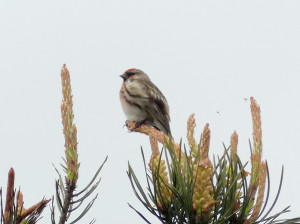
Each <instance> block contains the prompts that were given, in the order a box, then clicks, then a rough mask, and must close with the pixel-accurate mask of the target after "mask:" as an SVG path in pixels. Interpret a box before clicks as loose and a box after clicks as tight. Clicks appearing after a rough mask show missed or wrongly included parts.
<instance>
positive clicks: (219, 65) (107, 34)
mask: <svg viewBox="0 0 300 224" xmlns="http://www.w3.org/2000/svg"><path fill="white" fill-rule="evenodd" d="M0 3H1V4H0V96H1V97H0V101H1V106H2V107H1V110H0V124H1V128H0V149H1V167H0V168H1V169H0V185H1V186H2V187H3V188H4V189H6V181H7V172H8V170H9V168H10V167H13V168H14V169H15V172H16V186H17V187H18V186H21V190H22V191H23V194H24V201H25V207H29V206H31V205H32V204H33V203H36V202H37V201H38V200H40V199H41V198H42V197H43V196H45V197H47V198H50V197H51V196H52V195H53V194H54V193H55V187H54V179H55V178H57V175H56V172H55V170H54V169H53V167H52V165H51V164H52V163H54V164H55V165H57V166H59V163H61V162H62V159H61V157H62V156H63V154H64V140H63V134H62V125H61V117H60V103H61V97H62V94H61V81H60V69H61V67H62V65H63V64H64V63H66V64H67V67H68V69H69V70H70V73H71V83H72V88H73V95H74V110H75V122H76V125H77V129H78V142H79V145H78V150H79V160H80V162H81V167H80V177H79V188H81V187H83V185H84V184H85V183H87V182H88V181H89V180H90V179H91V177H92V175H93V174H94V172H95V171H96V169H97V168H98V167H99V166H100V164H101V163H102V161H103V160H104V159H105V157H106V155H108V156H109V159H108V162H107V163H106V165H105V166H104V168H103V170H102V172H101V176H102V182H101V184H100V186H99V188H98V190H97V191H98V192H99V198H98V200H97V201H96V202H95V205H94V206H93V207H92V209H91V211H90V212H89V213H88V215H87V216H86V218H85V219H84V220H83V221H82V222H81V223H87V221H88V220H91V219H92V218H93V217H95V218H96V219H97V223H121V222H122V223H142V222H143V221H142V220H141V218H140V217H139V216H138V215H137V214H136V213H135V212H134V211H133V210H131V209H130V208H129V207H128V205H127V202H129V203H131V204H132V205H133V206H135V207H136V208H137V209H139V210H141V211H142V212H143V213H144V215H145V216H146V217H148V218H149V219H150V220H151V221H152V222H153V223H159V222H158V221H157V220H156V219H155V218H154V217H151V215H150V214H148V213H147V212H146V211H145V209H144V208H143V207H142V205H141V204H140V203H139V202H138V201H137V199H135V196H134V193H133V191H132V189H131V186H130V183H129V180H128V178H127V175H126V170H127V163H128V161H130V163H131V165H132V166H133V168H134V169H135V171H136V174H137V176H138V177H139V178H140V179H141V180H142V181H144V180H145V179H144V172H143V169H142V158H141V154H140V146H143V148H144V150H145V153H146V157H147V158H146V159H147V160H149V159H150V154H151V153H150V147H149V143H148V138H147V137H146V136H144V135H141V134H135V133H128V132H127V130H126V128H123V124H124V122H125V116H124V115H123V111H122V109H121V106H120V103H119V89H120V86H121V83H122V79H121V78H120V77H119V75H120V74H122V73H123V72H124V70H126V69H128V68H132V67H136V68H139V69H142V70H144V71H145V72H146V73H147V74H148V75H149V76H150V78H151V80H152V81H153V82H154V83H155V84H156V85H157V86H158V87H159V88H160V89H161V91H162V92H163V93H164V95H165V96H166V98H167V99H168V102H169V106H170V110H171V129H172V133H173V135H174V137H175V139H176V140H177V141H179V140H180V138H181V137H183V139H184V141H185V142H186V139H185V135H186V121H187V118H188V116H189V115H190V114H191V113H195V114H196V122H197V134H198V135H200V132H201V131H202V129H203V127H204V125H205V124H206V123H209V124H210V128H211V149H210V156H212V155H213V154H215V155H220V154H221V153H222V151H223V146H222V142H224V143H225V144H226V145H229V139H230V135H231V134H232V132H233V131H234V130H236V131H237V132H238V134H239V147H238V153H239V155H240V157H241V158H242V160H243V162H246V161H248V159H249V157H250V152H249V145H248V139H249V138H251V137H252V136H251V134H252V125H251V116H250V106H249V101H246V102H245V101H244V97H246V98H249V97H250V96H253V97H254V98H255V99H256V100H257V102H258V103H259V104H260V106H261V111H262V129H263V147H264V149H263V150H264V151H263V158H264V159H267V161H268V164H269V169H270V174H271V183H272V185H271V199H274V196H275V193H276V192H277V187H278V183H279V179H280V171H281V166H282V165H284V167H285V173H284V181H283V187H282V191H281V195H280V198H279V201H278V203H277V206H276V208H275V210H274V212H275V211H279V210H281V209H283V208H284V207H286V206H288V205H291V206H292V207H291V210H292V212H290V213H289V214H287V215H285V216H283V217H287V218H292V217H295V216H300V212H299V211H300V203H299V201H300V192H299V185H300V178H299V174H298V172H299V170H300V162H299V157H300V153H299V150H300V145H299V139H300V131H299V129H300V119H299V115H300V88H299V83H300V63H299V61H300V41H299V40H300V13H299V12H300V1H297V0H293V1H292V0H289V1H278V0H272V1H271V0H268V1H255V0H254V1H179V0H178V1H175V0H172V1H171V0H168V1H157V0H156V1H144V0H142V1H141V0H128V1H127V0H126V1H124V0H114V1H100V0H98V1H93V0H91V1H82V0H81V1H79V0H60V1H58V0H52V1H39V0H27V1H20V0H16V1H3V0H2V1H0ZM217 111H219V112H220V114H218V113H217ZM143 183H144V185H145V187H146V183H145V182H143ZM271 201H272V200H271ZM49 215H50V212H49V208H47V209H46V212H45V213H44V218H43V219H42V220H41V221H40V223H49V222H50V217H49ZM71 219H72V218H71Z"/></svg>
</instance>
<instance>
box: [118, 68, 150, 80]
mask: <svg viewBox="0 0 300 224" xmlns="http://www.w3.org/2000/svg"><path fill="white" fill-rule="evenodd" d="M120 77H121V78H122V79H123V80H124V82H125V81H126V80H127V79H131V78H134V79H148V80H149V77H148V75H147V74H146V73H144V72H143V71H142V70H139V69H136V68H131V69H128V70H126V71H125V72H124V73H123V74H122V75H120Z"/></svg>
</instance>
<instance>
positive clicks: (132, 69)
mask: <svg viewBox="0 0 300 224" xmlns="http://www.w3.org/2000/svg"><path fill="white" fill-rule="evenodd" d="M135 70H136V69H135V68H130V69H128V70H127V71H126V72H133V71H135Z"/></svg>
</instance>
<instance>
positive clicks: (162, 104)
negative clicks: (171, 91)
mask: <svg viewBox="0 0 300 224" xmlns="http://www.w3.org/2000/svg"><path fill="white" fill-rule="evenodd" d="M121 77H122V78H123V84H122V86H121V90H120V101H121V104H122V108H123V111H124V113H125V115H126V117H127V120H129V121H135V122H137V125H138V126H140V125H142V124H145V125H148V126H153V127H155V128H157V129H159V130H160V131H162V132H164V133H165V134H166V135H170V136H171V130H170V125H169V122H170V115H169V106H168V102H167V100H166V98H165V97H164V95H163V94H162V93H161V92H160V90H159V89H158V88H157V87H156V86H155V85H154V84H153V83H152V82H151V80H150V79H149V77H148V75H147V74H146V73H144V72H143V71H141V70H139V69H135V68H132V69H128V70H126V71H125V72H124V73H123V74H122V75H121Z"/></svg>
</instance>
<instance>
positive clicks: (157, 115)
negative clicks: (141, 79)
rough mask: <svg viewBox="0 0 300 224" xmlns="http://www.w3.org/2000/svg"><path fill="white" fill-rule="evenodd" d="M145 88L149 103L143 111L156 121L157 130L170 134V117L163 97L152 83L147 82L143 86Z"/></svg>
mask: <svg viewBox="0 0 300 224" xmlns="http://www.w3.org/2000/svg"><path fill="white" fill-rule="evenodd" d="M143 86H144V87H145V90H146V91H145V92H147V95H148V100H149V103H148V104H146V106H145V109H146V110H147V111H148V113H149V114H150V115H151V116H152V117H153V118H154V119H155V120H157V121H158V123H159V124H160V126H162V127H157V128H159V129H162V128H163V129H164V130H161V131H164V132H165V133H166V134H168V133H170V134H171V130H170V125H169V122H170V115H169V106H168V102H167V100H166V98H165V96H164V95H163V94H162V93H161V92H160V90H159V89H158V88H157V87H156V86H155V85H154V84H153V83H152V82H150V83H149V81H147V82H146V83H144V85H143Z"/></svg>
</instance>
